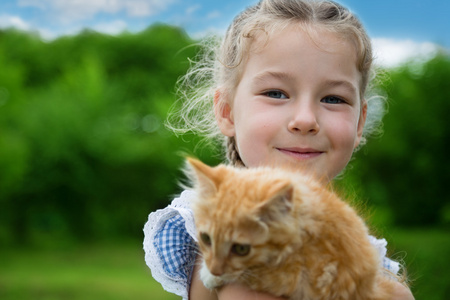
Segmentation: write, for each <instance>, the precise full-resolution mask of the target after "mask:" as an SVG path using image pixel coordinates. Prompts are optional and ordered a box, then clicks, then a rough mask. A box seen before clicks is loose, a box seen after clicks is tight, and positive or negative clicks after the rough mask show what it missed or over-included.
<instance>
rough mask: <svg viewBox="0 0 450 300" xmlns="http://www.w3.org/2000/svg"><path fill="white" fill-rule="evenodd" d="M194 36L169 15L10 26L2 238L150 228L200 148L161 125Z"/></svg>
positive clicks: (2, 110) (1, 164)
mask: <svg viewBox="0 0 450 300" xmlns="http://www.w3.org/2000/svg"><path fill="white" fill-rule="evenodd" d="M193 43H194V41H192V40H190V39H189V38H188V37H187V36H186V35H185V34H184V32H182V31H181V30H179V29H177V28H172V27H167V26H162V25H156V26H153V27H150V28H149V29H147V30H145V31H143V32H141V33H139V34H123V35H121V36H117V37H112V36H107V35H102V34H99V33H95V32H89V31H85V32H83V33H81V34H79V35H77V36H74V37H62V38H60V39H57V40H55V41H52V42H49V43H44V42H42V41H41V40H40V39H39V38H37V37H35V36H32V35H29V34H25V33H21V32H16V31H4V32H1V34H0V54H1V55H0V67H1V69H2V72H1V73H0V205H1V207H2V209H1V210H0V228H1V229H0V244H1V243H17V242H19V243H29V242H36V243H43V242H45V243H47V242H48V243H51V242H52V241H54V240H60V239H64V238H70V239H72V238H74V239H76V240H89V239H95V238H101V237H103V238H105V237H108V236H111V235H126V236H129V235H131V236H135V237H139V236H141V232H142V231H141V228H142V226H143V224H144V222H145V221H146V217H147V214H148V213H149V212H150V211H152V210H155V209H157V208H159V207H162V206H165V205H166V204H167V203H168V202H169V199H170V197H171V195H172V194H173V193H175V192H176V191H177V189H178V188H177V182H178V180H179V177H180V172H179V171H178V170H179V168H180V165H181V162H182V157H181V156H180V155H179V154H178V153H179V151H180V150H182V149H185V148H186V149H192V148H194V144H195V139H191V141H190V142H189V143H186V142H185V141H184V140H181V139H177V138H175V137H174V136H173V135H172V134H170V133H169V132H168V131H167V130H166V129H165V127H164V125H163V122H164V120H165V118H166V115H167V112H168V110H169V108H170V107H171V105H172V104H173V102H174V95H173V94H174V93H173V88H174V85H175V82H176V80H177V78H178V77H179V76H180V75H182V74H183V73H185V72H186V69H187V67H188V59H187V57H191V56H194V55H195V51H196V48H195V47H191V45H192V44H193ZM205 159H206V160H208V159H207V158H205ZM210 161H211V159H210Z"/></svg>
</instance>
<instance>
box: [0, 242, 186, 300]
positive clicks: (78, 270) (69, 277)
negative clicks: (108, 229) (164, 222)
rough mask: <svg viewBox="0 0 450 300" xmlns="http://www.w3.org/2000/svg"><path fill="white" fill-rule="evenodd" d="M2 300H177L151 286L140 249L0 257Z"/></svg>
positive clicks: (29, 252) (17, 253)
mask: <svg viewBox="0 0 450 300" xmlns="http://www.w3.org/2000/svg"><path fill="white" fill-rule="evenodd" d="M0 257H1V262H0V299H4V300H9V299H20V300H27V299H36V300H44V299H45V300H56V299H58V300H59V299H64V300H66V299H67V300H78V299H79V300H81V299H83V300H90V299H95V300H99V299H101V300H123V299H158V300H159V299H161V300H175V299H177V300H179V299H181V298H180V297H177V296H174V295H171V294H169V293H167V292H165V291H164V290H163V289H162V288H161V286H160V285H159V283H157V282H156V281H154V280H153V278H152V276H151V273H150V270H149V269H148V268H147V267H146V265H145V262H144V255H143V251H142V250H141V247H140V244H138V243H136V244H125V245H123V244H115V245H95V246H83V247H77V248H73V249H66V250H59V251H56V250H40V251H35V250H25V249H22V250H14V251H13V250H7V251H0Z"/></svg>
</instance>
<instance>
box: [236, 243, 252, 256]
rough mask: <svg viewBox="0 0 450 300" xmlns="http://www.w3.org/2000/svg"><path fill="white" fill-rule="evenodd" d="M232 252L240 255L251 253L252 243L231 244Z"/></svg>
mask: <svg viewBox="0 0 450 300" xmlns="http://www.w3.org/2000/svg"><path fill="white" fill-rule="evenodd" d="M231 252H232V253H234V254H236V255H239V256H246V255H247V254H249V253H250V245H242V244H234V245H233V246H231Z"/></svg>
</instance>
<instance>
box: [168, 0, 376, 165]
mask: <svg viewBox="0 0 450 300" xmlns="http://www.w3.org/2000/svg"><path fill="white" fill-rule="evenodd" d="M293 23H296V24H300V25H301V26H302V28H303V29H304V30H306V32H308V33H313V32H314V30H315V28H316V27H320V28H321V29H325V30H328V31H330V32H333V33H336V34H339V35H341V36H342V37H343V38H344V39H346V40H348V41H351V42H353V43H354V46H355V49H356V54H357V68H358V70H359V71H360V73H361V86H360V91H361V94H360V97H361V99H362V101H364V100H363V99H365V100H366V101H367V103H368V112H367V119H366V124H365V127H364V133H363V139H362V141H361V145H362V144H364V143H365V141H366V137H367V136H368V135H370V134H373V133H374V132H376V130H377V128H379V127H380V126H379V125H380V124H381V122H380V121H381V118H382V116H383V114H384V102H383V98H382V97H379V96H376V97H375V96H369V95H368V94H369V90H370V89H369V88H368V85H369V82H370V81H371V76H372V72H371V67H372V61H373V54H372V45H371V42H370V39H369V37H368V35H367V33H366V31H365V30H364V27H363V26H362V24H361V22H360V21H359V20H358V18H357V17H356V16H355V15H354V14H352V13H351V12H350V11H349V10H348V9H346V8H344V7H343V6H341V5H339V4H337V3H335V2H333V1H327V0H320V1H312V0H261V1H260V2H259V3H258V4H256V5H254V6H251V7H248V8H247V9H246V10H244V11H243V12H242V13H241V14H239V15H238V16H237V17H236V18H235V19H234V20H233V22H232V23H231V25H230V26H229V28H228V30H227V32H226V34H225V37H224V38H223V40H222V42H221V43H220V40H219V39H217V38H216V37H210V38H207V39H205V40H204V41H203V45H202V52H201V53H199V58H198V59H197V60H195V61H192V62H191V63H192V64H191V68H190V70H189V71H188V72H187V74H186V75H185V76H184V77H182V78H180V80H179V82H178V95H179V100H180V101H181V106H179V107H178V110H176V111H173V112H172V114H171V115H170V116H169V119H168V121H169V122H168V124H169V127H170V128H171V129H172V130H174V131H175V132H176V133H185V132H188V131H192V132H194V133H196V134H199V135H202V136H204V137H205V138H207V139H208V140H210V141H220V142H222V143H223V144H224V145H225V147H224V149H225V152H226V154H227V158H228V160H229V162H230V163H231V164H234V165H243V163H242V160H241V159H240V157H239V153H238V151H237V149H236V145H235V140H234V137H231V138H228V137H225V136H223V135H222V134H221V132H220V130H219V128H218V126H217V123H216V120H215V116H214V104H213V101H214V100H213V99H214V93H216V92H217V90H218V89H219V90H220V95H221V96H220V97H216V101H218V103H217V106H218V109H219V110H220V109H223V107H224V105H225V104H226V99H233V94H234V90H235V88H236V86H237V85H238V83H239V81H240V79H241V75H242V71H243V66H244V65H245V61H246V59H247V57H248V53H249V52H250V46H251V45H252V42H253V41H254V40H255V38H256V37H257V35H258V34H260V33H261V32H262V33H265V34H266V37H267V38H269V37H270V36H271V34H273V33H274V32H276V31H277V30H282V29H283V28H285V27H286V26H288V25H290V24H293Z"/></svg>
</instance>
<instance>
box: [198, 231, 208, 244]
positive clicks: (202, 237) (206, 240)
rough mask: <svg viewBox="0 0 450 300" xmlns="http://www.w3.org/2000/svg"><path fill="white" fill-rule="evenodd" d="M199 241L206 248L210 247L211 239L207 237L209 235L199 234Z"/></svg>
mask: <svg viewBox="0 0 450 300" xmlns="http://www.w3.org/2000/svg"><path fill="white" fill-rule="evenodd" d="M200 239H201V240H202V242H203V243H204V244H205V245H206V246H211V238H210V237H209V235H208V234H207V233H204V232H202V233H201V234H200Z"/></svg>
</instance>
